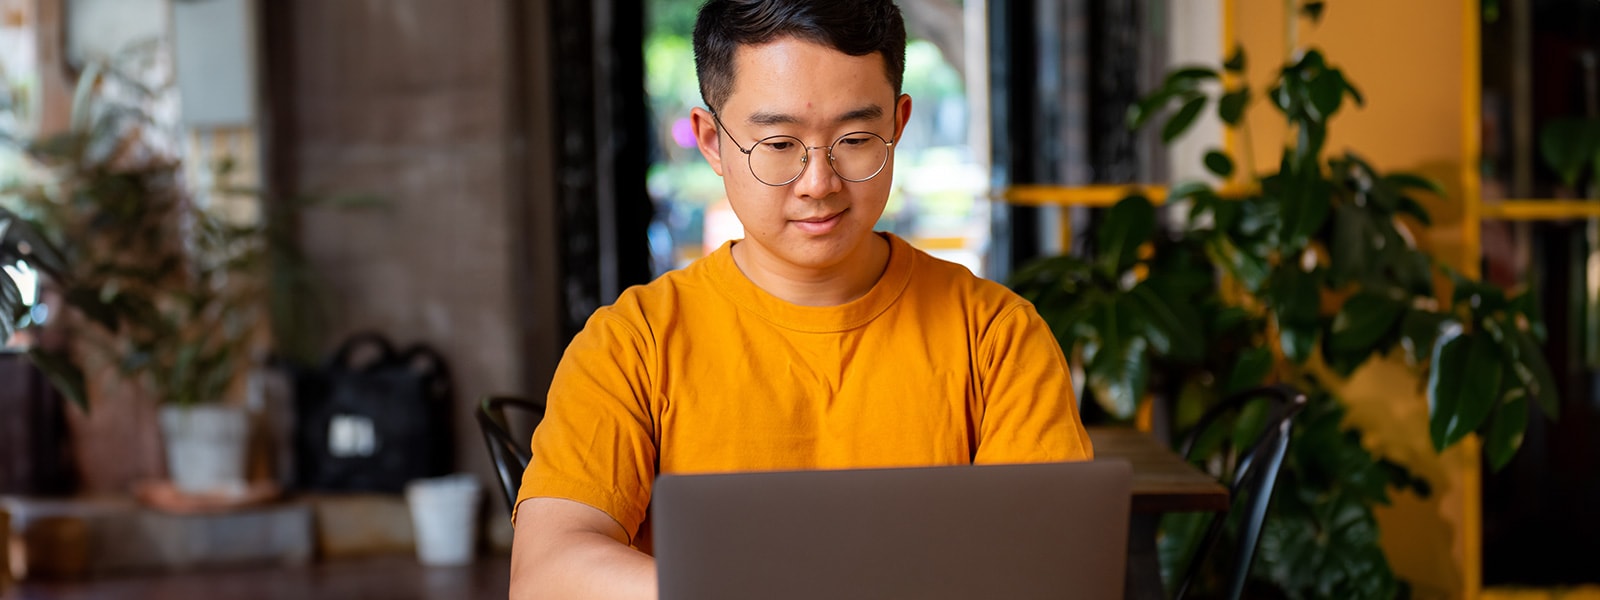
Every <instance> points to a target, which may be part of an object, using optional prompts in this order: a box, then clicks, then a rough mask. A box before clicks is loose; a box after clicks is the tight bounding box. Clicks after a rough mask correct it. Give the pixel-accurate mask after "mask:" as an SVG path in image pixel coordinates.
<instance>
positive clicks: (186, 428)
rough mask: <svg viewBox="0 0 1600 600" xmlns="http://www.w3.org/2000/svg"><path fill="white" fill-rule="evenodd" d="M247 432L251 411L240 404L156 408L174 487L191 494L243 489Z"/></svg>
mask: <svg viewBox="0 0 1600 600" xmlns="http://www.w3.org/2000/svg"><path fill="white" fill-rule="evenodd" d="M249 432H250V413H248V412H246V411H245V409H244V408H241V407H237V406H209V405H207V406H163V407H161V434H162V436H163V439H164V440H166V450H167V474H168V475H169V476H171V477H172V483H173V485H175V486H176V487H177V488H178V489H179V490H180V491H183V492H187V493H191V494H202V493H212V494H228V495H237V494H240V493H243V492H244V490H245V483H246V481H245V467H246V464H245V459H246V452H247V450H248V448H249V437H250V436H249Z"/></svg>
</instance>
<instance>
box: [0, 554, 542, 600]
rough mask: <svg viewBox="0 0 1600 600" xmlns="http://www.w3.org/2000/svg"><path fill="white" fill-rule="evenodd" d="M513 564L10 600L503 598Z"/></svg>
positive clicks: (254, 578)
mask: <svg viewBox="0 0 1600 600" xmlns="http://www.w3.org/2000/svg"><path fill="white" fill-rule="evenodd" d="M510 565H511V559H510V558H509V557H505V556H492V557H480V558H479V559H478V562H477V563H476V564H474V565H472V566H467V567H423V566H421V565H419V564H417V561H416V559H414V558H412V557H409V556H389V557H381V558H370V559H362V560H349V561H338V562H328V563H323V564H317V565H312V566H308V567H299V568H249V569H236V570H215V571H203V572H196V573H171V574H161V575H137V576H129V577H114V578H113V577H107V578H102V579H96V580H93V581H87V582H73V583H46V582H26V583H21V584H18V585H17V586H16V587H15V588H14V589H12V590H11V593H10V595H6V594H4V593H0V598H4V599H5V600H13V599H15V600H45V599H49V600H80V599H84V600H87V599H90V598H92V599H95V600H102V599H108V600H110V599H114V600H145V599H149V600H157V599H160V600H188V599H191V598H192V599H197V600H198V599H205V600H210V599H213V598H216V599H219V600H221V599H226V600H257V599H261V600H268V599H273V600H275V599H279V598H283V599H288V600H324V599H326V600H334V599H338V600H348V599H355V598H360V599H372V600H446V599H449V600H487V599H491V598H492V599H494V600H504V599H505V597H506V595H507V591H508V589H509V585H510V579H511V575H510V568H511V566H510Z"/></svg>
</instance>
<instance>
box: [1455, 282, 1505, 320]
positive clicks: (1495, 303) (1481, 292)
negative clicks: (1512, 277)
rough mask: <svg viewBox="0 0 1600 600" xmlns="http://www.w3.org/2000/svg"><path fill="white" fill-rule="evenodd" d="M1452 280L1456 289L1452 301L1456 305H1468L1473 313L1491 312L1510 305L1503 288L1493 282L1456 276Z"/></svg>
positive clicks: (1485, 313) (1483, 313) (1484, 313)
mask: <svg viewBox="0 0 1600 600" xmlns="http://www.w3.org/2000/svg"><path fill="white" fill-rule="evenodd" d="M1454 282H1455V286H1456V289H1455V294H1453V295H1452V301H1453V302H1454V303H1455V304H1456V305H1457V306H1465V307H1468V308H1469V309H1471V310H1472V312H1473V314H1475V315H1487V314H1491V313H1494V312H1496V311H1501V310H1505V309H1506V307H1508V306H1510V302H1509V301H1507V300H1506V293H1505V290H1502V289H1500V287H1499V286H1497V285H1495V284H1492V283H1484V282H1482V281H1476V280H1472V279H1466V278H1464V277H1456V278H1455V280H1454Z"/></svg>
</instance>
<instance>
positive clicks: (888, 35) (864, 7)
mask: <svg viewBox="0 0 1600 600" xmlns="http://www.w3.org/2000/svg"><path fill="white" fill-rule="evenodd" d="M783 37H794V38H798V39H801V40H805V41H808V42H813V43H816V44H821V45H823V46H827V47H829V48H833V49H834V50H838V51H840V52H843V53H845V54H848V55H851V56H866V55H868V54H872V53H874V52H877V53H879V54H881V55H883V65H884V70H885V71H886V75H888V77H889V85H890V86H892V87H894V91H895V94H896V95H899V94H900V84H901V81H902V80H903V79H904V78H905V70H906V26H905V21H904V20H903V19H902V18H901V16H900V8H899V7H897V6H895V5H894V2H893V1H892V0H708V1H707V2H706V3H705V4H704V5H702V6H701V7H700V15H699V17H698V18H697V19H696V20H695V24H694V69H695V75H697V76H698V77H699V78H700V98H701V99H702V100H704V101H705V103H706V106H708V107H711V110H713V111H716V110H719V109H720V108H721V107H722V103H723V102H725V101H727V99H728V95H729V94H731V93H733V77H734V73H733V55H734V51H735V50H736V49H737V48H738V47H739V46H753V45H759V44H765V43H767V42H771V41H774V40H777V39H779V38H783Z"/></svg>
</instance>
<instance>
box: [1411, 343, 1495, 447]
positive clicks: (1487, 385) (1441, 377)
mask: <svg viewBox="0 0 1600 600" xmlns="http://www.w3.org/2000/svg"><path fill="white" fill-rule="evenodd" d="M1440 341H1441V342H1442V343H1441V344H1439V345H1438V346H1437V348H1438V350H1437V351H1436V352H1435V353H1434V357H1433V367H1432V371H1431V372H1430V373H1429V374H1428V413H1429V414H1428V433H1429V435H1430V437H1431V438H1432V440H1433V447H1434V449H1435V450H1439V451H1441V452H1442V451H1444V449H1445V448H1448V447H1450V445H1452V444H1454V443H1456V442H1457V441H1460V440H1461V438H1463V437H1466V435H1467V434H1468V433H1471V432H1472V431H1473V430H1476V429H1477V428H1478V426H1479V425H1481V424H1483V420H1484V418H1485V417H1487V416H1489V411H1490V410H1491V409H1492V408H1494V402H1495V401H1496V400H1498V399H1499V396H1500V380H1501V373H1502V369H1501V365H1500V356H1499V351H1498V350H1497V349H1496V348H1495V343H1494V339H1493V338H1491V337H1489V336H1488V335H1484V334H1481V333H1471V334H1461V335H1457V336H1453V337H1445V336H1441V338H1440Z"/></svg>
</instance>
